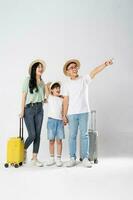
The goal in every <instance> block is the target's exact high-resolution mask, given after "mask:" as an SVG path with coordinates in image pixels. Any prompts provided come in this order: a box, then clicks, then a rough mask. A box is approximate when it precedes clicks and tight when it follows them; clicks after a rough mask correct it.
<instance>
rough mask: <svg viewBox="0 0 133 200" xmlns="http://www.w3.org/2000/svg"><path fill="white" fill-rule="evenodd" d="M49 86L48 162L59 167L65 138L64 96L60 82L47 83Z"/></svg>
mask: <svg viewBox="0 0 133 200" xmlns="http://www.w3.org/2000/svg"><path fill="white" fill-rule="evenodd" d="M47 87H48V89H49V96H48V94H47V96H48V122H47V132H48V140H49V151H50V159H49V161H48V162H47V166H51V165H54V164H55V163H56V165H57V166H58V167H61V166H62V165H63V163H62V161H61V154H62V139H64V138H65V135H64V124H63V120H62V110H63V107H62V106H63V97H62V96H61V95H60V88H61V85H60V83H59V82H55V83H53V84H51V85H50V86H48V85H47ZM47 91H48V90H47ZM55 140H56V143H57V160H56V162H55V158H54V146H55Z"/></svg>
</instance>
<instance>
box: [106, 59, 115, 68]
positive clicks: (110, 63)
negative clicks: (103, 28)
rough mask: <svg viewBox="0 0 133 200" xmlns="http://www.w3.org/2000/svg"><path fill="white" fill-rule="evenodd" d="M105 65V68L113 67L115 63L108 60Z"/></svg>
mask: <svg viewBox="0 0 133 200" xmlns="http://www.w3.org/2000/svg"><path fill="white" fill-rule="evenodd" d="M104 64H105V67H107V66H109V65H112V64H113V61H112V59H110V60H107V61H106V62H105V63H104Z"/></svg>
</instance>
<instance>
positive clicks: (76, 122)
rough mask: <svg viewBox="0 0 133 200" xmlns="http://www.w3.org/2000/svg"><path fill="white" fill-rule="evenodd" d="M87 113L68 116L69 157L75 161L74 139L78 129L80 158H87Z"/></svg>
mask: <svg viewBox="0 0 133 200" xmlns="http://www.w3.org/2000/svg"><path fill="white" fill-rule="evenodd" d="M88 118H89V113H81V114H73V115H68V120H69V122H68V123H69V151H70V157H71V158H72V157H73V158H75V159H76V139H77V133H78V127H79V130H80V156H81V158H82V159H84V158H88V149H89V137H88Z"/></svg>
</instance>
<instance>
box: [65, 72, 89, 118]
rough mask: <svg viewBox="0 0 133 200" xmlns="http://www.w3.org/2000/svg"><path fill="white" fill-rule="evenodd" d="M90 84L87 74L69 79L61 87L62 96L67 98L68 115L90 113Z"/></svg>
mask: <svg viewBox="0 0 133 200" xmlns="http://www.w3.org/2000/svg"><path fill="white" fill-rule="evenodd" d="M90 82H91V77H90V76H89V74H87V75H85V76H79V77H78V78H77V79H76V80H71V79H69V80H68V81H67V82H66V84H64V87H63V96H68V97H69V105H68V113H67V114H68V115H72V114H80V113H86V112H90V107H89V91H88V89H89V88H88V87H89V84H90Z"/></svg>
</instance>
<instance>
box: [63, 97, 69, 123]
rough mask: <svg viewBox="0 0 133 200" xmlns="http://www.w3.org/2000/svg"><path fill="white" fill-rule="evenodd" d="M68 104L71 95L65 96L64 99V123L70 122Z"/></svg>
mask: <svg viewBox="0 0 133 200" xmlns="http://www.w3.org/2000/svg"><path fill="white" fill-rule="evenodd" d="M68 104H69V97H68V96H64V99H63V121H64V124H67V123H68V119H67V111H68Z"/></svg>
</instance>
